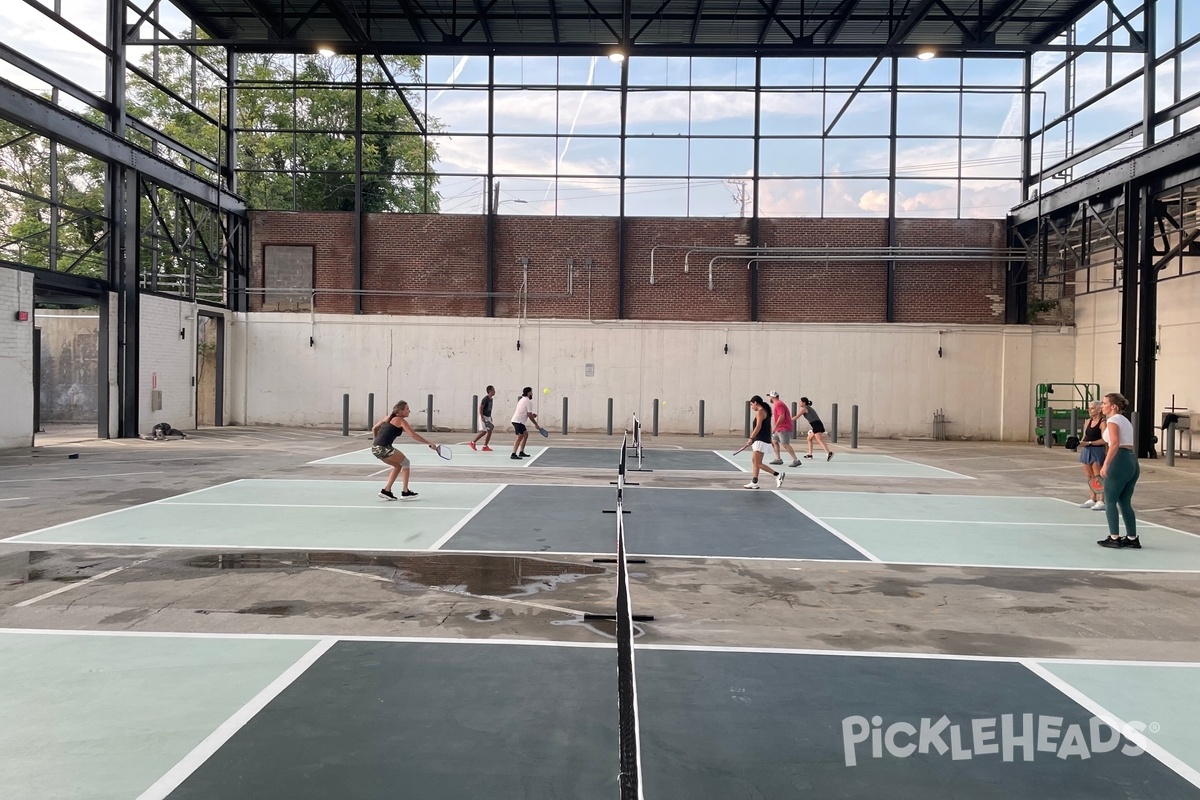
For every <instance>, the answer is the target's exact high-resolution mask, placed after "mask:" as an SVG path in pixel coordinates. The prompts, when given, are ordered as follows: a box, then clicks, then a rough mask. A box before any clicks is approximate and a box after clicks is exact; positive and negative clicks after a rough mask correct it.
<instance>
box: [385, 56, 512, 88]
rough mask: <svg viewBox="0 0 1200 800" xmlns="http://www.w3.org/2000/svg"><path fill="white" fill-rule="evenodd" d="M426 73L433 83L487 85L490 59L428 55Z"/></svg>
mask: <svg viewBox="0 0 1200 800" xmlns="http://www.w3.org/2000/svg"><path fill="white" fill-rule="evenodd" d="M387 58H392V56H387ZM425 75H426V76H427V77H426V80H427V81H428V82H429V83H433V84H454V85H457V86H464V85H474V86H486V85H487V82H488V60H487V57H486V56H426V57H425Z"/></svg>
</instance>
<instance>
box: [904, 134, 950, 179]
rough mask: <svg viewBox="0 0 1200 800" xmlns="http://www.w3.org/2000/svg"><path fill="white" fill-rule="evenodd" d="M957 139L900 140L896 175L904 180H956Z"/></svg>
mask: <svg viewBox="0 0 1200 800" xmlns="http://www.w3.org/2000/svg"><path fill="white" fill-rule="evenodd" d="M958 147H959V140H958V139H900V140H898V141H897V142H896V175H897V177H899V176H904V177H906V178H912V177H920V178H933V177H939V178H957V177H958Z"/></svg>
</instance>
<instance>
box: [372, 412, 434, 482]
mask: <svg viewBox="0 0 1200 800" xmlns="http://www.w3.org/2000/svg"><path fill="white" fill-rule="evenodd" d="M411 413H412V409H411V408H409V407H408V403H407V402H405V401H404V400H401V401H400V402H399V403H396V405H394V406H392V413H390V414H388V415H387V416H386V417H384V418H383V419H381V420H379V422H376V423H375V427H373V428H371V434H372V435H373V436H374V437H375V438H374V439H373V440H372V442H371V455H373V456H375V457H376V458H378V459H379V460H380V461H382V462H383V463H385V464H387V465H388V466H390V467H391V468H392V471H391V473H390V474H389V475H388V480H387V486H384V487H383V489H382V490H381V491H380V492H379V496H380V497H382V498H383V499H384V500H395V499H396V495H394V494H392V485H393V484H395V483H396V478H397V477H398V476H403V478H404V481H403V483H401V484H400V496H401V497H405V498H408V497H416V496H417V493H416V492H410V491H409V490H408V477H409V474H410V473H411V472H412V465H411V462H410V461H409V460H408V458H407V457H405V455H404V453H401V452H400V451H399V450H397V449H396V448H395V447H393V445H394V444H395V442H396V439H398V438H400V437H401V436H403V435H404V434H406V433H407V434H408V435H409V436H411V437H412V438H413V440H414V441H418V442H420V443H421V444H424V445H429V447H430V448H436V447H437V445H436V444H434V443H433V442H431V441H429V440H428V439H426V438H425V437H423V436H421V434H419V433H417V432H416V431H414V430H413V429H412V426H411V425H409V424H408V415H409V414H411Z"/></svg>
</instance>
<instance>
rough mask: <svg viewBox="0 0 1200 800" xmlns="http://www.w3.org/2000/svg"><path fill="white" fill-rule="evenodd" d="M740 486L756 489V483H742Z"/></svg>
mask: <svg viewBox="0 0 1200 800" xmlns="http://www.w3.org/2000/svg"><path fill="white" fill-rule="evenodd" d="M742 488H743V489H757V488H758V484H757V483H743V484H742Z"/></svg>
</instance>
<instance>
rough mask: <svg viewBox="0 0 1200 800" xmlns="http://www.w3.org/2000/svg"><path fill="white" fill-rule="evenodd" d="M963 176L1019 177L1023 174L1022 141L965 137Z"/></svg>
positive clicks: (963, 142) (963, 143) (963, 141)
mask: <svg viewBox="0 0 1200 800" xmlns="http://www.w3.org/2000/svg"><path fill="white" fill-rule="evenodd" d="M962 170H963V176H964V177H969V178H1018V177H1020V176H1021V142H1020V141H1018V140H1015V139H992V140H980V139H963V140H962Z"/></svg>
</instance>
